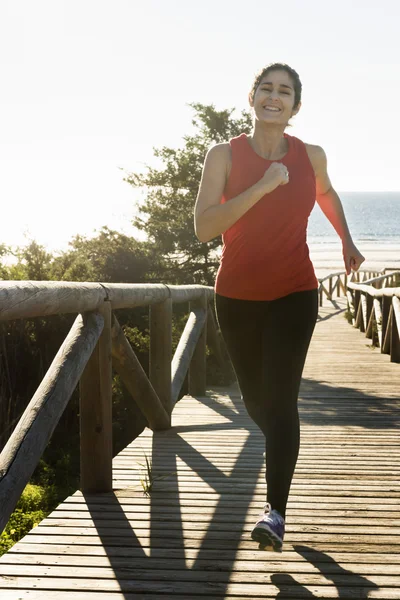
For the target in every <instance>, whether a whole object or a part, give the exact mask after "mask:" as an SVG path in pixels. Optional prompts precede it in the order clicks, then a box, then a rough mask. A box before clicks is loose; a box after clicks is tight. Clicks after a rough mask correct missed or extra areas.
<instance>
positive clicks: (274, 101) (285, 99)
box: [249, 70, 301, 124]
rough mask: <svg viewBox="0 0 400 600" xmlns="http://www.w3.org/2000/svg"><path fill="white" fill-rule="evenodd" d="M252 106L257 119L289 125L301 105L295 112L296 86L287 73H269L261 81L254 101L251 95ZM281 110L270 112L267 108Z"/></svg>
mask: <svg viewBox="0 0 400 600" xmlns="http://www.w3.org/2000/svg"><path fill="white" fill-rule="evenodd" d="M249 103H250V106H251V107H253V108H254V113H255V118H256V119H258V120H259V121H264V122H268V123H277V124H278V123H282V124H286V123H288V121H289V119H290V118H291V117H292V116H294V115H295V114H297V113H298V111H299V110H300V106H301V104H299V106H298V107H297V108H296V110H293V105H294V85H293V82H292V80H291V78H290V75H289V74H288V73H287V72H286V71H283V70H282V71H269V73H267V74H266V75H264V77H263V78H262V79H261V81H260V84H259V86H258V88H257V89H256V92H255V94H254V100H251V97H250V95H249ZM270 106H272V107H276V108H279V109H280V110H279V111H277V110H275V111H274V110H268V108H267V107H270Z"/></svg>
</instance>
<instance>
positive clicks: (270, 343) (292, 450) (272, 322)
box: [215, 289, 318, 518]
mask: <svg viewBox="0 0 400 600" xmlns="http://www.w3.org/2000/svg"><path fill="white" fill-rule="evenodd" d="M215 309H216V314H217V320H218V324H219V327H220V330H221V333H222V337H223V338H224V340H225V343H226V346H227V350H228V354H229V356H230V359H231V361H232V365H233V368H234V370H235V373H236V376H237V379H238V383H239V387H240V391H241V393H242V396H243V401H244V403H245V406H246V409H247V412H248V413H249V416H250V417H251V418H252V419H253V421H254V422H255V423H256V424H257V425H258V426H259V428H260V429H261V431H262V432H263V434H264V435H265V440H266V443H265V448H266V482H267V502H270V503H271V506H272V508H275V509H276V510H278V511H279V512H280V513H281V515H282V516H283V517H284V518H286V504H287V500H288V496H289V490H290V485H291V483H292V478H293V473H294V469H295V466H296V462H297V458H298V455H299V449H300V422H299V413H298V407H297V400H298V394H299V388H300V382H301V375H302V373H303V368H304V363H305V360H306V356H307V351H308V347H309V344H310V341H311V336H312V334H313V331H314V327H315V323H316V320H317V316H318V290H317V289H313V290H306V291H302V292H294V293H293V294H289V295H287V296H283V297H282V298H278V299H276V300H238V299H235V298H227V297H225V296H220V295H219V294H215Z"/></svg>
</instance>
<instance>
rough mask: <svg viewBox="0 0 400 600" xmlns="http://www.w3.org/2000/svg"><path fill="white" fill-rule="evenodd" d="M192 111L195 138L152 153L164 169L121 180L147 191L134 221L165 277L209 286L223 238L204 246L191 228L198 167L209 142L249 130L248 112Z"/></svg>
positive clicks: (209, 108) (202, 107) (198, 107)
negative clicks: (237, 114)
mask: <svg viewBox="0 0 400 600" xmlns="http://www.w3.org/2000/svg"><path fill="white" fill-rule="evenodd" d="M190 106H191V107H192V108H193V109H194V111H195V118H194V119H193V120H192V124H193V125H194V126H195V128H196V129H197V132H196V134H195V135H193V136H189V135H187V136H184V142H185V145H184V147H183V148H178V149H173V148H167V147H165V146H164V147H162V148H160V149H154V155H155V156H156V157H158V158H160V159H161V160H162V162H163V168H162V169H154V168H152V167H149V166H147V173H145V174H140V173H130V174H129V175H128V177H126V178H125V181H127V182H128V183H130V184H131V185H133V186H134V187H137V188H141V189H144V190H146V192H147V197H146V199H145V201H144V202H143V203H142V204H141V205H139V207H138V208H139V213H141V215H143V216H144V217H145V218H143V217H142V216H138V217H136V218H135V219H134V221H133V224H134V225H135V227H137V228H138V229H141V230H143V231H145V232H146V233H147V235H148V238H149V240H150V241H151V242H152V243H153V244H154V246H155V247H156V248H157V249H158V251H159V252H160V253H161V254H162V255H163V256H164V258H165V261H166V264H165V268H166V270H165V275H166V278H167V281H168V282H169V283H177V284H179V283H181V284H183V283H185V284H191V283H198V284H205V285H213V281H214V279H215V274H216V270H217V267H218V264H219V263H218V261H217V260H216V259H215V251H216V249H218V248H219V247H220V245H221V239H220V238H219V237H218V238H215V239H214V240H211V241H210V242H208V243H207V244H205V243H203V242H200V241H199V240H198V239H197V237H196V235H195V232H194V219H193V211H194V206H195V202H196V197H197V193H198V189H199V185H200V181H201V174H202V167H203V163H204V159H205V156H206V153H207V150H208V149H209V148H210V146H212V145H214V144H216V143H221V142H227V141H228V140H229V139H230V138H231V137H235V136H237V135H239V134H240V133H242V132H246V133H249V132H250V131H251V128H252V119H251V115H250V113H249V112H246V111H242V113H241V117H239V118H238V119H234V118H232V113H233V110H234V109H231V110H222V111H217V110H216V109H215V107H214V106H213V105H209V106H205V105H202V104H199V103H192V104H190Z"/></svg>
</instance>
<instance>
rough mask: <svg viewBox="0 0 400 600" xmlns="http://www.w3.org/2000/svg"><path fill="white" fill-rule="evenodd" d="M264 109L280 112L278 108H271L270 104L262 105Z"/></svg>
mask: <svg viewBox="0 0 400 600" xmlns="http://www.w3.org/2000/svg"><path fill="white" fill-rule="evenodd" d="M264 108H265V110H273V111H275V112H281V109H280V108H275V107H274V108H273V107H272V106H264Z"/></svg>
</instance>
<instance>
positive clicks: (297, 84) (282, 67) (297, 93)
mask: <svg viewBox="0 0 400 600" xmlns="http://www.w3.org/2000/svg"><path fill="white" fill-rule="evenodd" d="M270 71H286V73H287V74H288V75H289V77H290V79H291V80H292V83H293V85H294V105H293V108H294V109H296V108H297V107H298V105H299V104H300V101H301V89H302V85H301V81H300V77H299V75H298V73H297V72H296V71H295V70H294V69H292V67H289V65H287V64H285V63H271V64H270V65H267V66H266V67H264V68H263V69H261V71H259V72H258V73H257V74H256V76H255V79H254V82H253V85H252V87H251V90H250V96H251V99H252V100H254V96H255V93H256V91H257V88H258V86H259V85H260V82H261V80H262V79H263V77H264V76H265V75H266V74H267V73H269V72H270Z"/></svg>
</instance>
